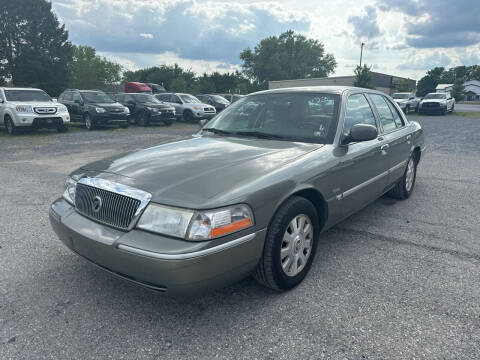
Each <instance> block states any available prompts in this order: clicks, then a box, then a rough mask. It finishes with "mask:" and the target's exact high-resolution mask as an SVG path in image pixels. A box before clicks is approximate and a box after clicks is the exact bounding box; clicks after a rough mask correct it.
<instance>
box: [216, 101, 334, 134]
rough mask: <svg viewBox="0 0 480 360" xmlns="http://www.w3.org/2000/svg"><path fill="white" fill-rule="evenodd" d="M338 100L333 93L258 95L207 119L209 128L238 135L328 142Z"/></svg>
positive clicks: (331, 132)
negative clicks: (209, 120) (211, 118)
mask: <svg viewBox="0 0 480 360" xmlns="http://www.w3.org/2000/svg"><path fill="white" fill-rule="evenodd" d="M339 103H340V96H339V95H336V94H324V93H310V92H305V93H279V94H277V93H274V94H259V95H255V96H249V97H247V98H243V99H241V100H239V101H237V102H235V103H234V104H232V105H230V106H228V107H227V108H226V110H223V111H222V112H221V113H220V114H218V115H217V117H215V118H214V120H212V121H211V122H209V127H208V128H215V129H216V130H224V131H227V132H231V133H233V134H235V133H240V136H249V135H248V134H257V135H258V134H260V135H259V136H263V137H267V138H268V137H269V136H270V137H274V138H280V139H285V140H287V141H300V142H311V143H321V144H331V143H332V142H333V138H334V136H335V132H336V128H337V119H338V115H337V114H338V106H339ZM208 128H207V129H208ZM252 136H255V135H252Z"/></svg>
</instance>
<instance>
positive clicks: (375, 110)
mask: <svg viewBox="0 0 480 360" xmlns="http://www.w3.org/2000/svg"><path fill="white" fill-rule="evenodd" d="M370 94H372V95H379V96H381V97H382V98H383V99H384V101H388V99H387V98H386V97H385V96H384V95H381V94H376V93H368V100H369V102H370V103H371V104H372V106H373V111H374V112H375V117H377V118H378V121H377V122H378V123H379V124H380V126H379V129H381V132H380V131H379V132H378V134H379V135H380V134H381V135H386V134H391V133H393V132H395V131H398V130H401V129H403V128H404V127H405V126H402V127H397V124H396V123H395V119H394V120H393V122H394V124H395V129H393V130H390V131H385V129H384V128H383V124H382V121H381V119H380V114H379V113H378V110H377V107H376V106H375V104H374V103H373V100H372V99H371V98H370ZM387 106H388V103H387ZM388 108H389V110H390V113H392V110H391V109H390V106H389V107H388ZM392 117H393V114H392Z"/></svg>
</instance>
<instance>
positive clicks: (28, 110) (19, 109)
mask: <svg viewBox="0 0 480 360" xmlns="http://www.w3.org/2000/svg"><path fill="white" fill-rule="evenodd" d="M15 110H17V112H19V113H31V112H33V109H32V107H31V106H30V105H17V106H16V107H15Z"/></svg>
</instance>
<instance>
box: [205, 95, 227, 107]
mask: <svg viewBox="0 0 480 360" xmlns="http://www.w3.org/2000/svg"><path fill="white" fill-rule="evenodd" d="M210 96H211V97H212V99H213V100H215V101H216V102H217V103H220V104H225V105H228V104H230V101H228V100H227V99H225V98H224V97H223V96H220V95H210Z"/></svg>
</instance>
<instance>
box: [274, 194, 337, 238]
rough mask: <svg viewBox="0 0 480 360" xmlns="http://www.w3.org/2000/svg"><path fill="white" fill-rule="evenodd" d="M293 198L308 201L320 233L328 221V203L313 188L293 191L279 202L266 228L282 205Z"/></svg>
mask: <svg viewBox="0 0 480 360" xmlns="http://www.w3.org/2000/svg"><path fill="white" fill-rule="evenodd" d="M294 196H298V197H303V198H304V199H307V200H309V201H310V202H311V203H312V204H313V206H314V207H315V209H316V210H317V213H318V221H319V224H320V229H319V231H322V230H323V228H324V226H325V224H326V223H327V220H328V203H327V201H326V200H325V197H324V196H323V195H322V193H321V192H320V191H319V190H317V189H316V188H314V187H304V188H299V189H295V190H294V191H293V192H292V193H291V194H289V195H288V196H286V197H285V198H283V199H282V200H281V201H279V202H278V204H277V206H276V207H275V211H274V212H273V214H272V216H271V218H270V221H269V224H268V226H269V227H270V224H271V223H272V221H273V219H274V218H275V215H276V214H277V212H278V210H279V209H280V208H281V207H282V205H283V204H285V203H286V202H287V201H288V200H289V199H291V198H292V197H294Z"/></svg>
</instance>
